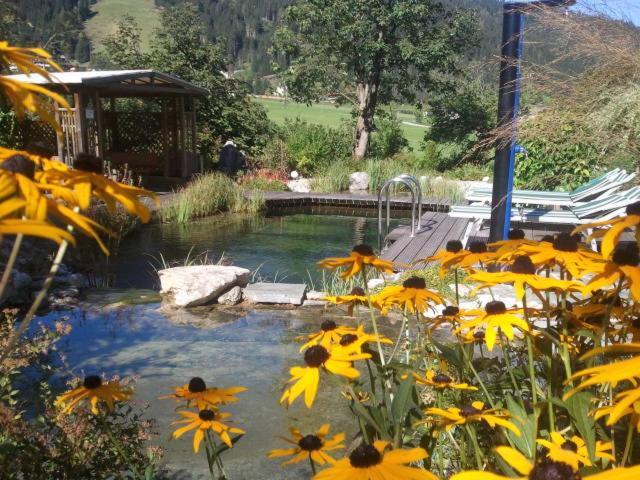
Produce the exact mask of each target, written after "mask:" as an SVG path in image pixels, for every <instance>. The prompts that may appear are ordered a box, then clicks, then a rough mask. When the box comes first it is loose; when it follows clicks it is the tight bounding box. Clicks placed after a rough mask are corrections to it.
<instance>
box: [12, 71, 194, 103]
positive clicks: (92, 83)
mask: <svg viewBox="0 0 640 480" xmlns="http://www.w3.org/2000/svg"><path fill="white" fill-rule="evenodd" d="M50 76H51V79H50V80H49V79H47V78H45V77H43V76H42V75H38V74H32V75H23V74H19V75H6V77H7V78H12V79H15V80H19V81H21V82H26V83H33V84H38V85H46V86H47V87H49V88H51V89H54V90H58V91H61V92H65V91H69V92H81V91H91V92H95V91H98V92H99V93H100V95H101V96H103V97H143V96H165V95H206V94H207V90H205V89H204V88H201V87H198V86H197V85H194V84H193V83H190V82H187V81H185V80H181V79H179V78H178V77H174V76H173V75H169V74H166V73H161V72H156V71H155V70H93V71H87V72H52V73H51V74H50Z"/></svg>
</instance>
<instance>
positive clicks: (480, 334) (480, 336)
mask: <svg viewBox="0 0 640 480" xmlns="http://www.w3.org/2000/svg"><path fill="white" fill-rule="evenodd" d="M473 338H475V339H476V340H484V330H476V331H475V332H473Z"/></svg>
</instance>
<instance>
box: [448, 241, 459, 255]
mask: <svg viewBox="0 0 640 480" xmlns="http://www.w3.org/2000/svg"><path fill="white" fill-rule="evenodd" d="M460 250H462V242H461V241H460V240H449V241H448V242H447V252H449V253H458V252H459V251H460Z"/></svg>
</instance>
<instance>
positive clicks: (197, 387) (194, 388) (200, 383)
mask: <svg viewBox="0 0 640 480" xmlns="http://www.w3.org/2000/svg"><path fill="white" fill-rule="evenodd" d="M206 389H207V384H206V383H204V380H203V379H202V378H200V377H193V378H192V379H191V380H189V391H190V392H191V393H200V392H204V391H205V390H206Z"/></svg>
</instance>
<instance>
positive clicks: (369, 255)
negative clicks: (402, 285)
mask: <svg viewBox="0 0 640 480" xmlns="http://www.w3.org/2000/svg"><path fill="white" fill-rule="evenodd" d="M318 265H319V266H320V267H322V268H328V269H330V270H334V269H336V268H341V267H345V270H344V271H343V272H342V273H341V274H340V277H341V278H344V279H346V278H351V277H353V276H355V275H357V274H358V273H360V271H361V270H362V268H363V267H364V266H365V265H369V266H370V267H372V268H375V269H376V270H378V271H380V272H384V273H393V263H392V262H389V261H387V260H382V259H380V258H378V257H376V255H375V253H374V251H373V248H371V247H370V246H369V245H364V244H362V245H356V246H355V247H353V250H351V254H350V255H349V256H348V257H333V258H325V259H324V260H321V261H319V262H318Z"/></svg>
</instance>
